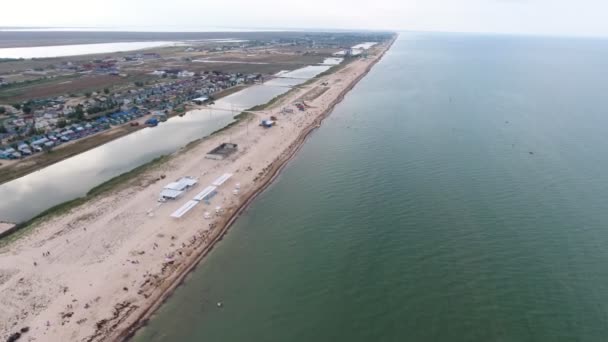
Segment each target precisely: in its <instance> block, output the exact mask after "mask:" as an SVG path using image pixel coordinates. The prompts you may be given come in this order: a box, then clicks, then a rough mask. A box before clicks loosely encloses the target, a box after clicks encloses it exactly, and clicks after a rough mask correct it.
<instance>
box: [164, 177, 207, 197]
mask: <svg viewBox="0 0 608 342" xmlns="http://www.w3.org/2000/svg"><path fill="white" fill-rule="evenodd" d="M197 183H198V181H197V180H196V179H195V178H193V177H183V178H180V179H179V180H177V181H175V182H171V183H169V184H167V185H166V186H165V187H164V188H163V190H162V191H161V192H160V199H161V200H168V199H176V198H178V197H180V196H181V195H182V194H183V193H184V192H186V191H188V190H189V189H191V188H192V187H194V186H195V185H196V184H197Z"/></svg>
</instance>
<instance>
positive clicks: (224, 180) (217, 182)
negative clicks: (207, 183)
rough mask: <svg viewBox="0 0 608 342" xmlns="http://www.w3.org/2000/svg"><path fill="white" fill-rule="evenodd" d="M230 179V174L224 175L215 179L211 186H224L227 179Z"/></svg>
mask: <svg viewBox="0 0 608 342" xmlns="http://www.w3.org/2000/svg"><path fill="white" fill-rule="evenodd" d="M230 177H232V173H224V174H223V175H222V176H221V177H220V178H218V179H216V180H215V181H214V182H213V185H215V186H221V185H222V184H224V183H225V182H226V181H227V180H228V179H230Z"/></svg>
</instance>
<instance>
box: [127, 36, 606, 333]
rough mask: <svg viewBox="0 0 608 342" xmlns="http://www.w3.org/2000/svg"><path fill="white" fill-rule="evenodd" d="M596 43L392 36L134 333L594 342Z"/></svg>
mask: <svg viewBox="0 0 608 342" xmlns="http://www.w3.org/2000/svg"><path fill="white" fill-rule="evenodd" d="M607 60H608V41H601V40H597V41H595V40H570V39H544V38H521V37H505V36H503V37H493V36H466V35H428V34H402V36H401V38H400V39H399V41H397V42H396V44H395V45H394V46H393V48H392V50H391V51H390V52H389V53H388V54H387V55H386V56H385V58H384V59H383V60H382V61H381V62H380V63H379V64H378V65H377V66H376V67H375V68H374V69H373V70H372V72H371V73H370V74H369V75H368V76H367V77H366V78H365V79H363V80H362V81H361V82H360V83H359V85H357V87H356V88H355V89H354V90H353V91H352V92H351V93H350V94H349V95H348V96H347V98H346V99H345V101H344V102H343V103H341V104H340V105H339V106H338V107H337V108H336V110H335V111H334V113H333V114H332V115H331V116H330V117H329V118H328V119H327V121H326V122H325V123H324V125H323V126H322V127H321V128H320V129H319V130H318V131H317V132H316V133H315V134H314V135H313V136H312V137H311V139H310V140H309V141H308V142H307V143H306V144H305V146H304V148H303V149H302V150H301V151H300V152H299V154H298V155H297V157H296V159H294V160H293V161H292V162H291V163H290V165H289V166H288V167H287V168H286V170H285V172H284V173H283V174H282V175H281V177H280V178H279V179H278V180H277V181H276V183H274V184H273V185H272V186H271V187H270V188H269V189H268V190H267V191H266V192H265V193H263V194H262V195H261V196H260V197H259V198H258V199H257V200H256V201H255V203H253V205H252V206H251V208H249V210H248V211H247V213H246V214H245V215H244V216H242V217H241V218H240V219H239V220H238V221H237V223H236V224H235V226H234V227H233V228H232V230H231V231H230V232H229V234H228V235H227V236H226V238H225V239H224V240H223V241H222V242H221V243H220V244H219V245H218V246H217V248H216V249H215V250H214V251H213V253H211V255H210V256H209V257H208V258H207V259H206V260H205V261H204V262H203V263H202V264H201V265H199V267H198V269H197V270H196V271H195V272H194V273H193V274H192V275H191V276H190V277H189V279H188V281H187V282H186V283H185V285H184V286H182V287H180V288H179V290H178V291H177V292H176V293H175V295H174V296H173V297H172V298H171V299H170V300H169V301H168V302H167V303H166V304H165V305H164V306H163V307H162V308H161V310H160V311H159V313H158V315H157V316H156V317H155V318H154V319H153V320H152V321H151V322H150V325H149V327H147V328H146V329H144V330H143V331H142V332H141V333H140V334H139V335H138V336H137V337H136V340H137V341H142V342H143V341H146V342H151V341H186V342H188V341H207V342H215V341H217V342H232V341H234V342H237V341H239V342H240V341H277V342H284V341H291V342H298V341H302V342H309V341H362V342H363V341H365V342H367V341H450V342H453V341H456V342H458V341H462V342H470V341H483V342H486V341H516V342H520V341H547V342H555V341H605V340H606V337H607V336H608V320H607V317H608V315H607V314H608V267H606V265H608V247H607V246H608V227H607V226H606V223H607V222H608V172H606V169H607V168H608V153H606V147H607V146H608V134H606V127H608V116H606V113H607V112H608V97H607V96H606V94H605V91H606V89H608V84H607V82H608V77H606V75H605V74H606V70H607V68H606V66H607V65H606V63H607V62H606V61H607ZM530 152H532V153H533V154H530ZM219 301H221V302H223V304H224V306H223V307H222V308H217V307H216V303H217V302H219Z"/></svg>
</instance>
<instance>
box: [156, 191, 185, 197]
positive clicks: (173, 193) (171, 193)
mask: <svg viewBox="0 0 608 342" xmlns="http://www.w3.org/2000/svg"><path fill="white" fill-rule="evenodd" d="M182 193H183V191H179V190H172V189H163V191H161V192H160V197H163V198H174V199H175V198H178V197H179V196H180V195H181V194H182Z"/></svg>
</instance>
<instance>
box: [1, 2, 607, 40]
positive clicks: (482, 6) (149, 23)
mask: <svg viewBox="0 0 608 342" xmlns="http://www.w3.org/2000/svg"><path fill="white" fill-rule="evenodd" d="M2 2H3V3H2V5H1V8H2V12H3V14H4V15H3V16H2V17H3V18H2V22H0V26H105V27H109V26H121V27H124V26H130V27H159V28H168V27H170V26H173V27H178V28H183V29H202V28H205V27H232V28H335V29H389V30H423V31H455V32H499V33H525V34H549V35H592V36H608V0H576V1H575V0H305V1H297V0H282V1H280V0H213V1H212V0H98V1H86V0H85V1H83V0H16V1H10V0H2Z"/></svg>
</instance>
